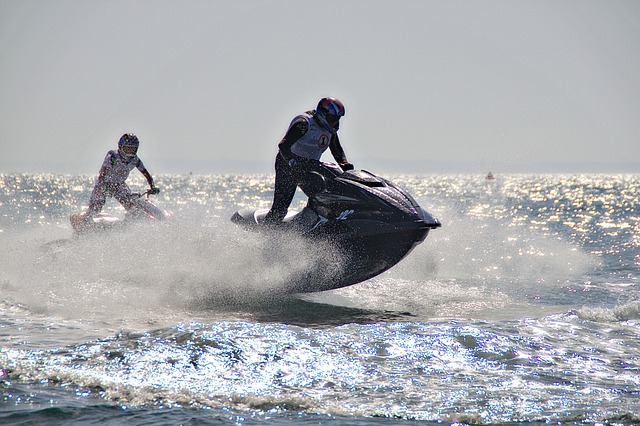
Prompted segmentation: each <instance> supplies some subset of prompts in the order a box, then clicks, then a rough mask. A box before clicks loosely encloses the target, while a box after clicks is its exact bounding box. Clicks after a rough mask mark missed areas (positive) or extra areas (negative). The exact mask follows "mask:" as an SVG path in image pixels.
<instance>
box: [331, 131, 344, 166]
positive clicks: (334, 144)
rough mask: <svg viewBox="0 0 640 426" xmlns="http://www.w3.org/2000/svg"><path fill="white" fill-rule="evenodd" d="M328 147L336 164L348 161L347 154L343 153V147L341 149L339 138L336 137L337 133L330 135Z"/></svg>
mask: <svg viewBox="0 0 640 426" xmlns="http://www.w3.org/2000/svg"><path fill="white" fill-rule="evenodd" d="M329 149H330V150H331V154H332V155H333V158H335V159H336V161H337V162H338V164H346V163H348V161H347V156H346V155H345V153H344V149H342V145H340V139H339V138H338V134H337V133H334V134H332V135H331V141H330V142H329Z"/></svg>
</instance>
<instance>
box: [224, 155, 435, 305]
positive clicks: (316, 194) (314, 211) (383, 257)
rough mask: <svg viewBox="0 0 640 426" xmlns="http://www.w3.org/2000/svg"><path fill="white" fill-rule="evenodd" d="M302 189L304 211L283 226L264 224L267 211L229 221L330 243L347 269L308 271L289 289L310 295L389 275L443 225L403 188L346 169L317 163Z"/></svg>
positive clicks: (288, 218) (289, 217)
mask: <svg viewBox="0 0 640 426" xmlns="http://www.w3.org/2000/svg"><path fill="white" fill-rule="evenodd" d="M300 187H301V189H302V190H303V191H304V192H305V194H306V195H307V196H308V197H309V199H308V202H307V205H306V206H305V207H304V208H303V209H302V211H300V212H289V213H288V214H287V216H286V217H285V219H284V220H283V222H282V224H279V225H277V226H275V227H274V226H273V225H266V224H264V217H265V215H266V213H267V212H268V210H266V209H250V208H246V209H242V210H239V211H237V212H235V213H234V214H233V216H232V217H231V221H232V222H234V223H236V224H239V225H242V226H244V227H246V228H248V229H254V230H265V231H267V232H294V233H297V234H299V235H302V236H304V237H306V238H310V239H318V240H322V241H327V242H329V243H330V244H332V245H334V246H335V247H337V248H338V249H339V250H340V252H341V253H342V254H343V256H344V257H343V259H344V264H343V265H341V267H340V268H339V271H338V272H337V273H336V274H335V275H334V276H331V278H330V279H326V274H323V273H319V274H314V273H313V271H309V273H308V274H305V276H304V277H300V279H299V280H297V281H296V282H294V283H291V287H290V288H289V289H287V290H289V291H291V292H295V293H308V292H317V291H325V290H332V289H337V288H341V287H346V286H349V285H352V284H357V283H359V282H362V281H365V280H368V279H370V278H372V277H375V276H376V275H379V274H381V273H383V272H384V271H386V270H388V269H389V268H391V267H392V266H394V265H395V264H397V263H398V262H399V261H400V260H402V259H403V258H404V257H405V256H407V255H408V254H409V253H410V252H411V251H412V250H413V249H414V248H415V247H416V246H417V245H418V244H420V243H421V242H422V241H424V240H425V238H426V237H427V235H428V234H429V231H431V230H432V229H436V228H439V227H440V226H441V224H440V221H438V219H436V218H435V217H433V216H432V215H431V214H429V213H428V212H427V211H426V210H424V209H423V208H422V207H420V206H419V205H418V203H417V202H416V201H415V200H414V199H413V198H412V197H411V195H409V194H408V193H407V192H406V191H405V190H404V189H402V188H401V187H399V186H398V185H395V184H394V183H392V182H390V181H388V180H386V179H383V178H381V177H379V176H376V175H374V174H373V173H370V172H368V171H366V170H349V171H346V172H343V171H342V169H341V168H340V167H339V166H337V165H335V164H332V163H323V162H319V163H318V167H316V170H314V171H312V172H310V173H308V174H307V178H306V179H305V182H303V183H301V184H300Z"/></svg>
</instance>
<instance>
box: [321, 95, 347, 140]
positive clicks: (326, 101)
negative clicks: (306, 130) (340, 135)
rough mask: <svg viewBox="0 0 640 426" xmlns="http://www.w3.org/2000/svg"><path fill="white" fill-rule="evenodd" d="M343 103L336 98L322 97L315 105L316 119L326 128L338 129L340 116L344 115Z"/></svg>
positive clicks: (333, 130) (330, 129)
mask: <svg viewBox="0 0 640 426" xmlns="http://www.w3.org/2000/svg"><path fill="white" fill-rule="evenodd" d="M344 112H345V110H344V105H343V104H342V102H340V100H339V99H337V98H332V97H329V98H322V99H320V102H318V106H317V107H316V116H317V117H318V121H320V124H322V126H323V127H325V128H326V129H327V130H329V131H332V132H335V131H337V130H338V127H339V122H340V117H343V116H344Z"/></svg>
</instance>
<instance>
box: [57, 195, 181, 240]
mask: <svg viewBox="0 0 640 426" xmlns="http://www.w3.org/2000/svg"><path fill="white" fill-rule="evenodd" d="M150 193H151V191H150V190H149V191H147V192H144V193H142V194H140V193H134V194H133V197H134V204H133V206H132V207H131V208H130V209H129V210H127V212H126V213H125V215H124V218H119V217H117V216H113V215H110V214H108V213H99V214H97V215H96V216H95V217H93V218H92V219H91V221H89V222H85V221H84V215H85V213H76V214H74V215H71V218H70V221H71V226H72V227H73V230H74V231H75V234H76V235H79V234H84V233H87V232H96V231H105V230H111V229H120V228H122V227H124V226H127V225H129V224H132V223H136V222H147V223H153V222H158V221H165V220H168V219H171V218H172V217H173V214H172V213H171V212H169V211H167V210H165V209H162V208H160V207H158V206H156V205H155V204H154V203H152V202H151V201H150V200H149V199H148V198H149V194H150ZM145 195H146V196H147V198H146V199H145V198H143V197H144V196H145Z"/></svg>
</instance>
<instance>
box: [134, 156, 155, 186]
mask: <svg viewBox="0 0 640 426" xmlns="http://www.w3.org/2000/svg"><path fill="white" fill-rule="evenodd" d="M136 168H137V169H138V170H140V173H142V176H144V177H145V179H147V182H148V183H149V186H150V187H151V188H154V186H153V177H151V173H149V171H148V170H147V169H146V167H144V164H142V160H141V159H139V158H138V164H136Z"/></svg>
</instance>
